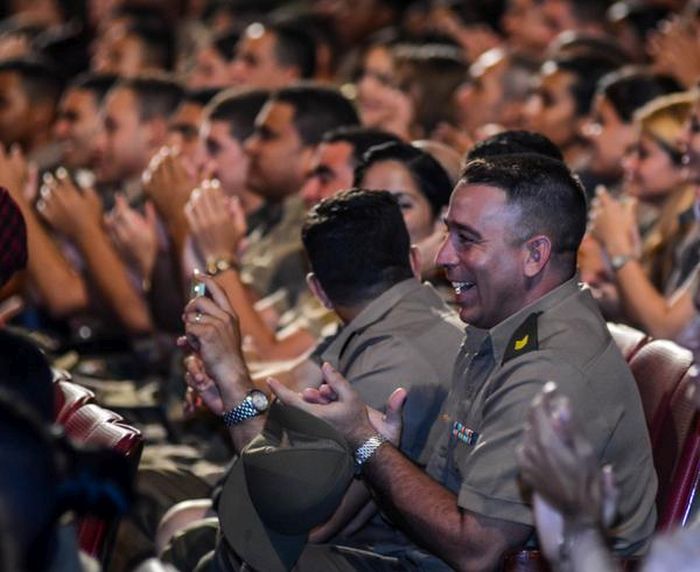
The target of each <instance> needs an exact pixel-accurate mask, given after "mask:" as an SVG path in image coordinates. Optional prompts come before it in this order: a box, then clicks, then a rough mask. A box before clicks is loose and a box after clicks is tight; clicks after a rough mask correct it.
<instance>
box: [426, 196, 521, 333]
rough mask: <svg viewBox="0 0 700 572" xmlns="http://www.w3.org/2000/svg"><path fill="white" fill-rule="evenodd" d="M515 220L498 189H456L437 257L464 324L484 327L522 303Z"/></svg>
mask: <svg viewBox="0 0 700 572" xmlns="http://www.w3.org/2000/svg"><path fill="white" fill-rule="evenodd" d="M519 222H520V210H519V209H518V208H517V207H514V206H512V205H509V204H508V203H507V200H506V193H505V192H504V191H502V190H501V189H498V188H496V187H492V186H489V185H478V184H475V185H469V184H464V183H459V184H458V185H457V186H456V187H455V190H454V191H453V193H452V196H451V198H450V206H449V208H448V211H447V216H446V217H445V223H446V225H447V235H446V238H445V240H444V242H443V244H442V246H441V247H440V250H439V251H438V254H437V259H436V261H437V263H438V264H439V265H440V266H442V267H443V268H444V269H445V274H446V276H447V279H448V280H449V281H450V282H452V284H453V286H454V288H455V301H456V302H457V305H458V306H459V317H460V319H461V320H462V321H463V322H466V323H468V324H471V325H473V326H476V327H477V328H483V329H489V328H493V327H494V326H495V325H496V324H499V323H500V322H502V321H503V320H505V319H506V318H507V317H508V316H510V315H512V314H514V313H515V312H516V311H518V310H519V309H521V308H522V307H524V305H525V297H526V292H527V286H526V284H525V280H526V277H525V274H524V271H523V261H524V259H525V258H526V254H525V253H524V251H525V250H526V247H525V246H524V245H523V244H522V243H521V242H520V241H518V240H516V239H515V237H514V236H513V233H512V230H511V229H513V228H517V227H518V224H519Z"/></svg>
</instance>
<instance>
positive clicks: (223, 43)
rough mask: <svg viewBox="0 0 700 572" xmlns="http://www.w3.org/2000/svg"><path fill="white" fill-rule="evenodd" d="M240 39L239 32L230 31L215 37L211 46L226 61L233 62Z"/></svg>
mask: <svg viewBox="0 0 700 572" xmlns="http://www.w3.org/2000/svg"><path fill="white" fill-rule="evenodd" d="M240 39H241V34H240V33H239V32H238V31H228V32H224V33H223V34H219V35H217V36H216V37H214V39H213V40H212V42H211V45H212V47H213V48H214V49H215V50H216V51H217V52H218V54H219V55H220V56H221V57H222V58H224V60H226V61H227V62H231V61H233V59H234V58H235V57H236V45H237V44H238V41H239V40H240Z"/></svg>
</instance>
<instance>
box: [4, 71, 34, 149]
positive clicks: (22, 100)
mask: <svg viewBox="0 0 700 572" xmlns="http://www.w3.org/2000/svg"><path fill="white" fill-rule="evenodd" d="M33 132H34V121H33V119H32V103H31V101H30V99H29V96H28V95H27V92H26V90H25V89H24V86H23V85H22V78H21V77H20V75H19V74H18V73H16V72H12V71H4V72H0V141H2V143H3V144H4V145H12V143H20V144H22V145H23V146H24V145H26V144H27V143H29V141H30V139H31V137H32V134H33Z"/></svg>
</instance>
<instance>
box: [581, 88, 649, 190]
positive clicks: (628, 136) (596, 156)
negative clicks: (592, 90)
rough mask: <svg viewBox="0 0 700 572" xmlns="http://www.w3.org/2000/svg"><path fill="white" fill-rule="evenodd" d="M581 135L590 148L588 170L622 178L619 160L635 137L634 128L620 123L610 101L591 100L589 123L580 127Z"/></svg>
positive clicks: (602, 97)
mask: <svg viewBox="0 0 700 572" xmlns="http://www.w3.org/2000/svg"><path fill="white" fill-rule="evenodd" d="M581 131H582V134H583V136H584V137H585V138H586V139H587V140H588V141H589V143H590V144H591V151H592V154H591V162H590V168H591V170H592V171H593V172H594V173H596V174H598V175H602V176H609V177H617V176H619V175H621V174H622V166H621V162H622V157H623V155H624V153H625V151H626V150H627V149H629V148H630V146H631V145H633V144H634V141H635V139H636V137H637V134H636V131H635V127H634V125H633V124H631V123H625V122H624V121H622V119H620V116H619V115H618V114H617V111H615V108H614V107H613V105H612V103H610V100H608V99H607V98H606V97H605V96H603V95H597V96H596V97H595V99H594V100H593V108H592V109H591V118H590V121H588V122H586V123H585V124H584V125H583V128H582V130H581Z"/></svg>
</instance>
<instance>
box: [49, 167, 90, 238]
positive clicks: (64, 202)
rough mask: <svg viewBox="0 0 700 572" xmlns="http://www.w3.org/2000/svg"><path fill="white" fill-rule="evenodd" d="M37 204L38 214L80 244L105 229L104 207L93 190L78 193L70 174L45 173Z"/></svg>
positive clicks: (57, 171)
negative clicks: (84, 239) (95, 232)
mask: <svg viewBox="0 0 700 572" xmlns="http://www.w3.org/2000/svg"><path fill="white" fill-rule="evenodd" d="M39 193H40V195H41V198H40V199H39V200H38V201H37V205H36V206H37V210H38V211H39V214H41V216H42V217H43V218H44V220H46V222H48V223H49V225H51V227H52V228H53V229H54V230H56V231H57V232H59V233H61V234H63V235H64V236H66V237H67V238H69V239H72V240H75V241H79V240H81V239H83V238H85V237H87V236H88V235H89V233H90V232H92V231H95V230H97V231H98V232H99V231H100V230H101V227H102V203H101V201H100V198H99V197H98V196H97V193H96V192H95V190H94V189H91V188H88V189H78V187H77V186H76V185H75V183H74V182H73V181H72V179H71V178H70V176H69V175H68V172H67V171H66V170H65V169H64V168H63V167H59V168H58V169H57V170H56V174H55V175H52V174H51V173H46V174H45V175H44V181H43V184H42V185H41V189H40V191H39Z"/></svg>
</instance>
